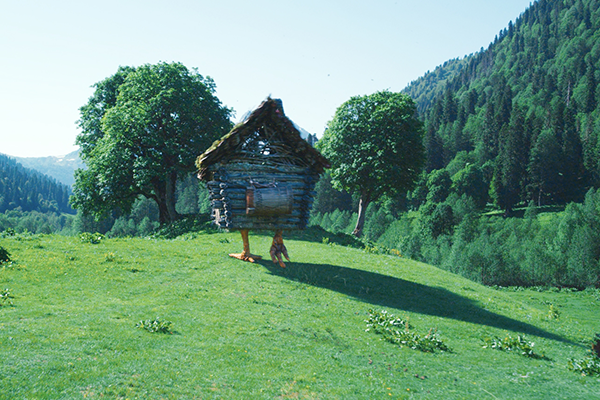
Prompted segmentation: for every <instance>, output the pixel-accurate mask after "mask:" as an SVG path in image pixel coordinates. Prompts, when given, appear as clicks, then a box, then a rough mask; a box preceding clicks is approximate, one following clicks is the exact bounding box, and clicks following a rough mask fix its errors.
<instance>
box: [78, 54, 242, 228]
mask: <svg viewBox="0 0 600 400" xmlns="http://www.w3.org/2000/svg"><path fill="white" fill-rule="evenodd" d="M95 87H96V91H95V93H94V95H93V96H92V97H91V98H90V99H89V101H88V103H87V104H86V105H85V106H83V107H82V108H81V110H80V111H81V119H80V121H79V126H80V128H81V133H80V134H79V136H78V137H77V143H78V144H79V145H80V146H81V158H82V159H83V161H84V162H85V164H86V166H87V169H80V170H77V171H76V176H75V179H76V182H75V186H74V195H73V198H72V204H73V206H74V207H75V208H77V209H79V210H81V211H82V212H83V213H84V214H88V215H93V216H94V217H95V218H101V217H102V216H104V215H106V214H108V213H109V212H110V211H112V210H115V209H119V210H121V211H122V212H124V213H128V212H129V211H130V210H131V207H132V205H133V203H134V201H135V200H136V199H137V198H138V197H139V196H143V197H146V198H149V199H152V200H154V201H155V202H156V204H157V205H158V209H159V220H160V222H161V223H166V222H171V221H174V220H176V219H177V218H178V217H179V214H178V212H177V211H176V209H175V203H176V195H175V193H176V183H177V181H178V180H179V179H182V178H183V177H185V176H186V175H188V174H190V173H192V172H193V171H194V160H195V158H196V157H197V156H198V155H199V154H201V153H202V152H203V151H204V150H206V149H207V148H208V147H209V146H210V144H211V143H212V142H213V141H214V140H216V139H217V138H219V137H221V136H222V135H224V134H225V133H226V132H227V131H228V130H229V129H230V127H231V123H230V121H229V116H230V113H231V111H230V110H229V109H227V108H225V107H224V106H222V105H221V102H220V101H219V100H218V99H217V97H216V96H215V94H214V93H215V84H214V82H213V80H212V79H210V78H209V77H203V76H201V75H200V74H199V73H198V72H197V71H195V70H193V71H190V70H188V69H187V68H186V67H185V66H183V65H182V64H180V63H170V64H168V63H159V64H156V65H150V64H146V65H143V66H141V67H138V68H119V70H118V71H117V73H116V74H115V75H113V76H111V77H109V78H107V79H105V80H104V81H102V82H99V83H97V84H96V85H95Z"/></svg>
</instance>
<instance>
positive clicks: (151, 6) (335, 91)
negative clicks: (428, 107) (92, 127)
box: [0, 0, 531, 157]
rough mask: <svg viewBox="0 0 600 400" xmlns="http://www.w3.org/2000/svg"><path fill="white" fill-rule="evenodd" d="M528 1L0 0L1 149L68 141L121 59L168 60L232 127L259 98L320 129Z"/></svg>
mask: <svg viewBox="0 0 600 400" xmlns="http://www.w3.org/2000/svg"><path fill="white" fill-rule="evenodd" d="M530 1H531V0H453V1H451V0H418V1H415V0H369V1H366V0H363V1H355V0H344V1H342V0H302V1H299V0H296V1H289V0H278V1H274V0H253V1H251V0H245V1H243V0H211V1H203V0H196V1H192V0H169V1H165V0H161V1H154V0H102V1H98V0H96V1H87V0H73V1H67V0H54V1H46V0H38V1H36V0H19V1H13V0H0V49H1V50H0V51H1V52H2V54H3V56H2V62H1V63H0V153H4V154H8V155H12V156H20V157H42V156H58V155H64V154H67V153H69V152H71V151H73V150H75V149H76V147H75V138H76V136H77V134H78V132H79V130H78V128H77V124H76V121H77V119H78V118H79V107H81V106H82V105H84V104H85V103H86V102H87V100H88V98H89V97H90V96H91V95H92V93H93V88H91V85H93V84H94V83H95V82H98V81H101V80H103V79H104V78H106V77H108V76H110V75H112V74H114V73H115V72H116V71H117V68H118V67H119V66H120V65H123V66H126V65H128V66H139V65H142V64H147V63H150V64H154V63H157V62H159V61H166V62H172V61H178V62H181V63H183V64H184V65H185V66H187V67H188V68H194V67H195V68H197V69H198V72H199V73H200V74H202V75H204V76H210V77H212V78H213V79H214V81H215V83H216V85H217V96H218V98H219V99H220V100H221V102H222V103H223V104H224V105H226V106H227V107H230V108H233V109H234V110H235V112H236V118H235V122H237V121H238V119H239V118H240V117H241V116H243V115H244V114H245V113H246V112H247V111H250V110H253V109H254V108H255V107H256V106H258V105H259V104H260V102H261V101H263V100H264V99H265V98H266V97H267V96H269V95H270V96H272V97H277V98H281V99H282V100H283V105H284V108H285V112H286V115H287V116H288V117H289V118H291V119H292V120H293V121H294V122H296V124H298V125H300V126H301V127H303V128H304V129H306V130H307V131H309V132H311V133H316V134H317V135H318V136H321V134H322V133H323V130H324V128H325V126H326V124H327V122H328V121H329V120H330V119H331V118H332V117H333V114H334V113H335V110H336V108H337V107H339V106H340V105H341V104H342V103H343V102H345V101H346V100H348V99H349V98H350V97H352V96H355V95H364V94H370V93H374V92H376V91H379V90H385V89H388V90H391V91H400V90H402V89H404V88H405V87H406V86H407V85H408V84H409V83H410V82H411V81H413V80H415V79H417V78H419V77H420V76H422V75H424V74H425V72H427V71H428V70H433V69H435V67H436V66H438V65H440V64H442V63H443V62H444V61H447V60H449V59H452V58H457V57H461V58H462V57H464V56H465V55H468V54H471V53H474V52H477V51H479V50H480V49H481V48H482V47H484V48H487V46H488V45H489V44H490V42H492V41H493V40H494V37H495V35H497V34H498V32H499V31H500V30H501V29H504V28H505V27H507V26H508V22H509V21H511V20H512V21H514V20H515V19H516V18H517V17H518V16H519V15H520V14H521V13H522V12H523V11H525V9H526V8H527V7H529V5H530Z"/></svg>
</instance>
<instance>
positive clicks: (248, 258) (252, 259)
mask: <svg viewBox="0 0 600 400" xmlns="http://www.w3.org/2000/svg"><path fill="white" fill-rule="evenodd" d="M229 257H233V258H237V259H238V260H242V261H248V262H256V260H262V257H261V256H257V255H255V254H250V253H244V252H242V253H232V254H230V255H229Z"/></svg>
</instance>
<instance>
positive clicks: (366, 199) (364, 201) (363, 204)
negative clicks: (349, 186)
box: [352, 192, 371, 237]
mask: <svg viewBox="0 0 600 400" xmlns="http://www.w3.org/2000/svg"><path fill="white" fill-rule="evenodd" d="M370 203H371V196H370V194H369V193H366V192H361V194H360V201H359V203H358V219H357V220H356V227H355V228H354V231H353V232H352V234H353V235H354V236H356V237H361V236H362V231H363V228H364V227H365V215H366V213H367V207H369V204H370Z"/></svg>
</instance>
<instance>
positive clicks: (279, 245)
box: [270, 230, 290, 268]
mask: <svg viewBox="0 0 600 400" xmlns="http://www.w3.org/2000/svg"><path fill="white" fill-rule="evenodd" d="M270 254H271V260H272V261H273V262H274V263H276V264H277V263H279V266H280V267H281V268H285V264H284V263H283V259H282V258H281V255H282V254H283V256H284V257H285V258H286V259H287V260H288V261H290V257H289V256H288V252H287V249H286V248H285V245H284V244H283V231H281V230H279V231H277V232H276V233H275V236H273V244H272V245H271V251H270Z"/></svg>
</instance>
